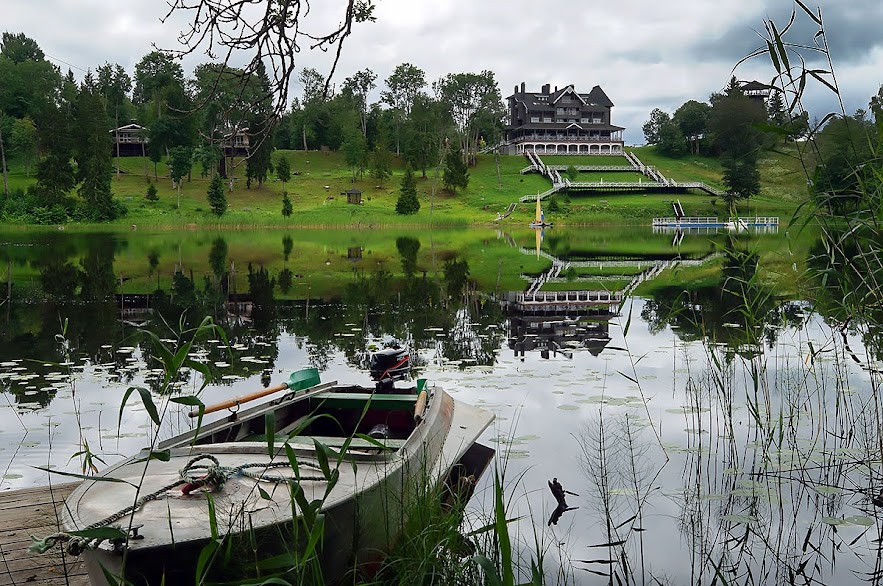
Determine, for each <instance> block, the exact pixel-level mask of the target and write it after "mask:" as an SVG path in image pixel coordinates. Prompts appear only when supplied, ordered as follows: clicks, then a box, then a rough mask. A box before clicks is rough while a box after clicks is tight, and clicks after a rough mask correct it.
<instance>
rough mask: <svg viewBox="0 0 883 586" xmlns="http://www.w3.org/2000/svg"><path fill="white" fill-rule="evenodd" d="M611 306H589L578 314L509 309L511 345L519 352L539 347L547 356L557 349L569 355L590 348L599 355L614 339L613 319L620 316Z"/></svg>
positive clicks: (517, 354) (522, 353) (517, 353)
mask: <svg viewBox="0 0 883 586" xmlns="http://www.w3.org/2000/svg"><path fill="white" fill-rule="evenodd" d="M616 315H617V314H616V313H615V312H614V311H611V309H610V308H609V307H599V308H595V309H588V310H585V311H584V312H582V313H581V314H580V315H579V316H578V317H568V316H548V315H532V314H530V313H524V312H519V311H514V312H513V311H510V312H509V348H510V349H511V350H514V351H515V355H516V356H519V355H520V356H524V354H525V352H528V351H530V350H539V351H540V353H541V355H542V357H543V358H549V356H550V353H552V354H554V353H556V352H558V353H562V354H564V355H566V356H569V355H570V353H571V352H573V351H574V350H588V351H589V352H590V353H591V354H592V355H593V356H598V355H599V354H601V352H602V351H603V350H604V348H605V347H606V346H607V344H609V343H610V334H609V322H610V319H611V318H613V317H616Z"/></svg>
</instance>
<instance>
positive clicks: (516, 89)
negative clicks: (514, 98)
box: [512, 84, 518, 94]
mask: <svg viewBox="0 0 883 586" xmlns="http://www.w3.org/2000/svg"><path fill="white" fill-rule="evenodd" d="M512 93H515V94H517V93H518V84H515V91H514V92H512Z"/></svg>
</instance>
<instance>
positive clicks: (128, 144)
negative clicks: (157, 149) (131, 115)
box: [109, 124, 150, 157]
mask: <svg viewBox="0 0 883 586" xmlns="http://www.w3.org/2000/svg"><path fill="white" fill-rule="evenodd" d="M109 132H110V134H112V135H113V147H112V152H111V155H112V156H114V157H116V156H120V157H143V156H146V155H147V143H148V142H150V139H149V138H148V130H147V129H146V128H144V127H143V126H140V125H138V124H126V125H125V126H120V127H119V128H114V129H113V130H110V131H109Z"/></svg>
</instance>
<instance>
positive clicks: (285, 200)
mask: <svg viewBox="0 0 883 586" xmlns="http://www.w3.org/2000/svg"><path fill="white" fill-rule="evenodd" d="M293 211H294V210H293V209H292V207H291V199H290V198H289V197H288V192H287V191H283V192H282V215H283V216H285V217H286V218H288V217H291V214H292V212H293Z"/></svg>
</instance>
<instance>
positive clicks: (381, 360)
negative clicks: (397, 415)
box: [368, 346, 411, 393]
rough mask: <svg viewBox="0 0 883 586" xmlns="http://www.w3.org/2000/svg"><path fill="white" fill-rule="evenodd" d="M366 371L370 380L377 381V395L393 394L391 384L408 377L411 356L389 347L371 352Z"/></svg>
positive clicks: (406, 352) (398, 348) (404, 350)
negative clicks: (369, 375)
mask: <svg viewBox="0 0 883 586" xmlns="http://www.w3.org/2000/svg"><path fill="white" fill-rule="evenodd" d="M368 370H369V372H370V373H371V379H372V380H374V381H377V387H376V391H377V392H379V393H391V392H393V383H394V382H395V381H397V380H401V379H403V378H405V377H406V376H408V374H409V373H410V371H411V356H410V355H409V353H408V350H407V349H405V348H400V347H398V346H391V347H389V348H383V349H382V350H377V351H376V352H372V353H371V354H370V356H369V363H368Z"/></svg>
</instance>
